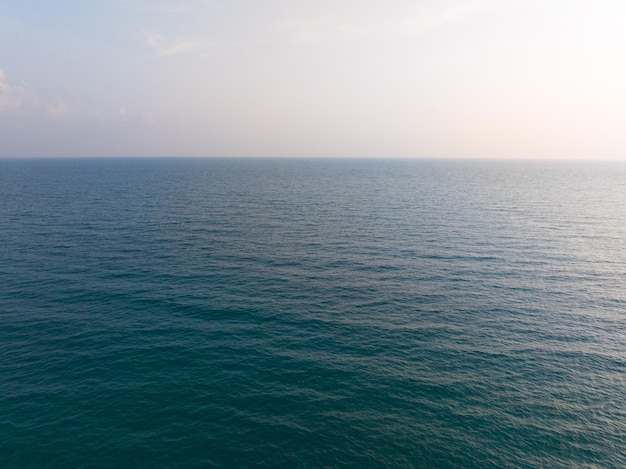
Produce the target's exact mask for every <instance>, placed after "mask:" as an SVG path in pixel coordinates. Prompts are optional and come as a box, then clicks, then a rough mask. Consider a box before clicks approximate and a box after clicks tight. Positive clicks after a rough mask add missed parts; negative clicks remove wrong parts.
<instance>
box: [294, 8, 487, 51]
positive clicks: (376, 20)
mask: <svg viewBox="0 0 626 469" xmlns="http://www.w3.org/2000/svg"><path fill="white" fill-rule="evenodd" d="M480 4H481V2H480V1H466V2H463V3H459V4H456V5H451V6H440V5H437V6H433V5H430V4H421V5H420V4H418V5H416V6H413V5H412V6H411V7H405V8H404V9H401V10H400V11H394V10H393V8H387V6H386V5H383V4H381V5H380V6H379V7H378V8H370V9H368V10H365V11H366V12H367V13H366V14H362V15H361V16H356V17H355V16H354V15H353V14H352V13H353V12H351V11H349V12H342V11H334V12H332V13H328V14H325V15H310V16H307V15H302V16H292V17H290V18H287V19H286V20H285V21H284V22H283V27H284V28H286V29H288V30H290V31H291V32H292V34H293V37H294V38H295V39H296V41H298V42H307V43H311V42H329V41H333V40H337V39H340V38H342V37H343V38H348V37H353V38H358V37H367V36H374V37H404V36H412V35H418V34H423V33H426V32H428V31H431V30H433V29H436V28H438V27H441V26H444V25H446V24H450V23H454V22H458V21H462V20H464V19H466V18H467V17H469V16H470V15H471V14H472V13H473V12H474V11H475V10H476V9H477V8H478V7H479V6H480ZM390 11H391V14H390Z"/></svg>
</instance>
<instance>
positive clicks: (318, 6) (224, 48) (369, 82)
mask: <svg viewBox="0 0 626 469" xmlns="http://www.w3.org/2000/svg"><path fill="white" fill-rule="evenodd" d="M624 57H626V1H624V0H613V1H609V0H413V1H409V0H315V1H312V0H307V1H303V0H176V1H174V0H171V1H165V0H107V1H101V0H98V1H96V0H55V1H50V0H0V157H28V156H36V157H47V156H61V157H76V156H291V157H318V156H319V157H395V158H553V159H554V158H557V159H559V158H576V159H626V60H625V59H624Z"/></svg>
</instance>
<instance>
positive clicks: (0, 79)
mask: <svg viewBox="0 0 626 469" xmlns="http://www.w3.org/2000/svg"><path fill="white" fill-rule="evenodd" d="M23 99H24V90H23V88H21V87H14V86H11V85H10V84H9V80H8V78H7V75H6V73H4V70H2V69H0V111H5V112H6V111H12V110H17V109H19V108H20V107H21V106H22V101H23Z"/></svg>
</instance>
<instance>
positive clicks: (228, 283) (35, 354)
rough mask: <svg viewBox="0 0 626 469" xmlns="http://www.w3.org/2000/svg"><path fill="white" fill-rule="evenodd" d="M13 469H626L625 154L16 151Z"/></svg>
mask: <svg viewBox="0 0 626 469" xmlns="http://www.w3.org/2000/svg"><path fill="white" fill-rule="evenodd" d="M0 467H2V468H30V467H37V468H39V467H41V468H46V467H55V468H56V467H58V468H70V467H72V468H78V467H110V468H114V467H115V468H117V467H133V468H136V467H145V468H152V467H171V468H177V467H190V468H194V467H198V468H201V467H224V468H238V467H280V468H298V467H303V468H306V467H312V468H313V467H373V468H376V467H381V468H383V467H388V468H399V467H418V468H419V467H425V468H448V467H450V468H496V467H498V468H501V467H505V468H506V467H511V468H513V467H515V468H526V467H528V468H531V467H541V468H547V467H550V468H620V467H626V163H585V162H498V161H429V160H420V161H401V160H298V159H93V160H89V159H76V160H37V159H32V160H0Z"/></svg>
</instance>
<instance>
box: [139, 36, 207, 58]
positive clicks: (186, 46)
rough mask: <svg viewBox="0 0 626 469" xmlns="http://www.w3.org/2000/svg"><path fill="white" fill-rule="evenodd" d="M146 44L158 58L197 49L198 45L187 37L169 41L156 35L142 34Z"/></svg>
mask: <svg viewBox="0 0 626 469" xmlns="http://www.w3.org/2000/svg"><path fill="white" fill-rule="evenodd" d="M143 35H144V37H145V39H146V42H147V44H148V45H149V46H150V47H151V48H152V49H153V50H154V51H155V52H156V54H157V55H158V56H168V55H176V54H180V53H181V52H187V51H189V50H192V49H196V48H198V46H199V45H200V43H199V42H198V41H197V40H194V39H191V38H189V37H177V38H174V39H169V38H166V37H163V36H161V35H160V34H157V33H152V32H144V33H143Z"/></svg>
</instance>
